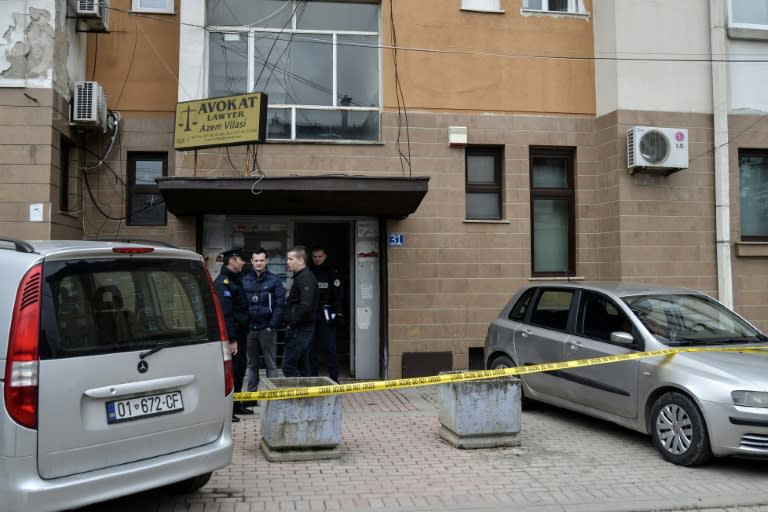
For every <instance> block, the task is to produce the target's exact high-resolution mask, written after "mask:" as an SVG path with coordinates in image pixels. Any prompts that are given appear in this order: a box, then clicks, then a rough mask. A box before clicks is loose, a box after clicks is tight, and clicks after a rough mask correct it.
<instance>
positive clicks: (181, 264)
mask: <svg viewBox="0 0 768 512" xmlns="http://www.w3.org/2000/svg"><path fill="white" fill-rule="evenodd" d="M44 275H45V277H44V285H43V291H44V294H43V296H44V298H43V316H42V329H43V333H44V337H43V338H42V339H43V340H45V341H44V342H41V347H40V353H41V358H61V357H74V356H81V355H87V354H91V353H103V352H115V351H131V350H141V349H145V348H151V347H153V346H155V345H157V344H158V343H165V342H172V343H174V344H176V343H180V344H185V343H202V342H207V341H218V340H219V339H220V336H219V332H218V325H217V322H216V313H215V308H214V304H213V298H212V297H211V291H210V286H209V284H208V275H207V271H206V270H205V268H204V267H203V265H202V264H201V263H199V262H196V261H187V260H171V259H138V258H137V259H128V258H125V259H114V260H77V261H68V262H50V263H46V264H45V267H44Z"/></svg>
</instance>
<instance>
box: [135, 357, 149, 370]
mask: <svg viewBox="0 0 768 512" xmlns="http://www.w3.org/2000/svg"><path fill="white" fill-rule="evenodd" d="M136 369H137V370H138V371H139V373H147V370H149V363H147V362H146V361H145V360H143V359H142V360H141V361H139V364H138V365H137V366H136Z"/></svg>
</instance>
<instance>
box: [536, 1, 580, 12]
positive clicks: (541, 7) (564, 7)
mask: <svg viewBox="0 0 768 512" xmlns="http://www.w3.org/2000/svg"><path fill="white" fill-rule="evenodd" d="M523 9H524V10H528V11H545V12H570V13H580V12H583V7H582V5H581V0H523Z"/></svg>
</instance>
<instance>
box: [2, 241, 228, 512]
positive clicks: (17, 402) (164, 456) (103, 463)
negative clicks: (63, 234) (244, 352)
mask: <svg viewBox="0 0 768 512" xmlns="http://www.w3.org/2000/svg"><path fill="white" fill-rule="evenodd" d="M0 282H2V283H3V286H2V287H0V475H2V477H0V511H2V512H5V511H13V512H21V511H36V512H39V511H45V510H61V509H69V508H74V507H79V506H83V505H87V504H90V503H94V502H99V501H103V500H107V499H111V498H114V497H117V496H122V495H126V494H131V493H135V492H138V491H142V490H145V489H149V488H154V487H160V486H169V488H170V489H172V490H175V491H182V492H186V491H191V490H194V489H197V488H199V487H202V486H203V485H205V483H206V482H207V481H208V479H209V478H210V476H211V472H212V471H215V470H217V469H219V468H222V467H224V466H226V465H228V464H229V463H230V462H231V460H232V435H231V425H230V421H231V417H232V415H231V412H232V391H233V389H232V388H233V383H232V368H231V357H230V353H229V346H228V342H226V334H225V333H226V327H224V324H223V316H222V315H221V308H220V306H219V303H218V299H216V294H215V291H214V290H213V286H212V283H211V280H210V276H209V275H208V271H207V269H206V268H205V266H204V265H203V261H202V258H201V257H200V256H199V255H197V254H195V253H192V252H190V251H184V250H179V249H174V248H168V247H160V246H155V245H149V244H135V243H134V244H130V243H119V242H83V241H22V240H12V239H0ZM222 340H225V341H222Z"/></svg>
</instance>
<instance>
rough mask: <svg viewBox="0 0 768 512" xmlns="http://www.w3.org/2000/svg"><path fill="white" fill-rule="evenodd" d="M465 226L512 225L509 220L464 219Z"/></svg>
mask: <svg viewBox="0 0 768 512" xmlns="http://www.w3.org/2000/svg"><path fill="white" fill-rule="evenodd" d="M463 222H464V224H512V221H510V220H507V219H464V221H463Z"/></svg>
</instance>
